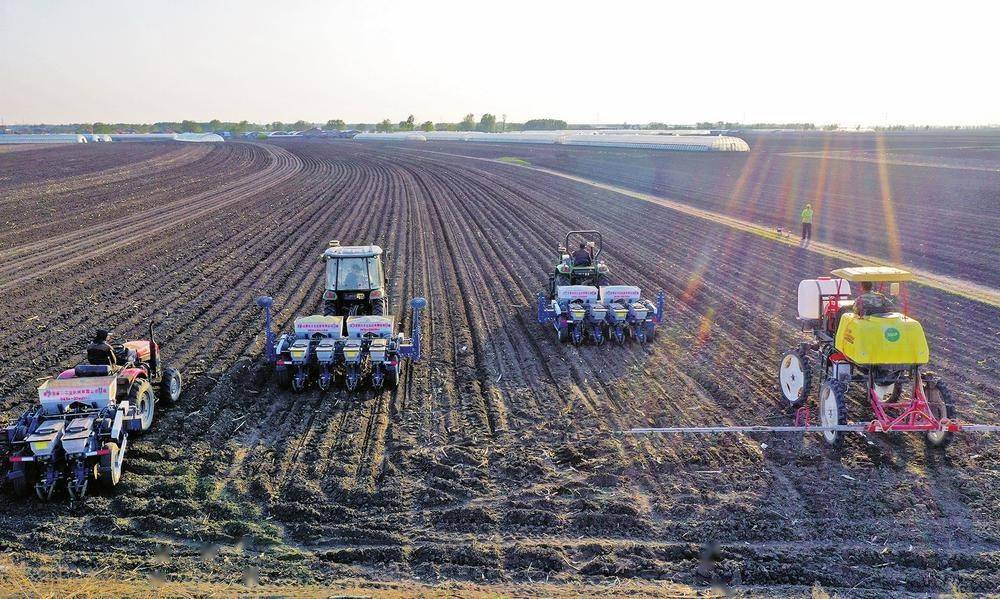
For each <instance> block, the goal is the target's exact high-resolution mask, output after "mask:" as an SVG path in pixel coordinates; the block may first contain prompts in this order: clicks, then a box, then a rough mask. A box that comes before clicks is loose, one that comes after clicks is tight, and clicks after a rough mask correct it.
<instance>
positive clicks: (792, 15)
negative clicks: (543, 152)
mask: <svg viewBox="0 0 1000 599" xmlns="http://www.w3.org/2000/svg"><path fill="white" fill-rule="evenodd" d="M998 23H1000V3H995V2H963V1H956V0H950V1H948V2H940V1H939V2H933V3H926V4H924V3H920V2H915V1H910V2H895V1H888V0H887V1H881V0H880V1H872V0H865V1H862V2H855V1H853V0H844V1H838V2H808V1H807V2H803V1H801V0H800V1H797V2H767V1H763V0H761V1H754V2H746V1H743V2H720V1H713V0H700V1H697V2H694V1H682V2H668V1H665V0H664V1H660V2H630V1H627V0H619V1H616V2H608V1H607V0H601V1H595V2H590V1H584V0H577V1H567V2H562V1H545V0H534V1H531V2H523V1H520V0H505V1H503V2H475V1H455V2H451V1H448V2H444V1H442V2H435V1H423V2H409V1H378V0H370V1H367V2H365V1H359V2H349V1H325V2H324V1H318V0H317V1H294V0H292V1H289V0H281V1H280V2H279V1H277V0H267V1H265V0H245V1H232V0H230V1H221V0H219V1H213V0H199V1H190V0H171V1H150V0H144V1H142V2H138V1H125V0H89V1H87V2H78V1H55V0H0V118H2V119H3V120H4V121H5V122H6V123H8V124H11V123H39V122H45V123H69V122H74V123H75V122H94V121H103V122H155V121H178V120H182V119H193V120H199V121H207V120H210V119H212V118H219V119H221V120H224V121H230V120H234V121H235V120H243V119H246V120H249V121H251V122H262V123H266V122H272V121H276V120H277V121H283V122H291V121H296V120H299V119H303V120H306V121H312V122H326V121H327V120H328V119H335V118H340V119H343V120H345V121H347V122H377V121H380V120H382V119H383V118H389V119H391V120H393V121H400V120H403V119H405V118H406V117H407V116H408V115H410V114H413V115H414V116H415V118H416V120H417V122H421V121H425V120H431V121H434V122H442V121H447V122H456V121H459V120H461V118H462V116H463V115H465V114H466V113H470V112H471V113H474V114H476V115H477V118H478V115H480V114H481V113H484V112H490V113H493V114H495V115H497V117H498V120H499V119H500V118H501V117H502V115H507V120H508V121H511V122H522V121H524V120H527V119H531V118H545V117H552V118H561V119H564V120H566V121H568V122H571V123H623V122H627V123H646V122H652V121H659V122H667V123H693V122H697V121H717V120H723V121H742V122H813V123H817V124H829V123H839V124H841V125H852V126H853V125H858V124H860V125H868V126H870V125H882V124H890V123H893V124H894V123H900V124H958V125H976V124H987V123H992V124H997V123H1000V77H997V72H998V67H997V63H998V61H997V58H998V57H1000V49H998V48H1000V46H998V45H997V44H998V42H997V24H998Z"/></svg>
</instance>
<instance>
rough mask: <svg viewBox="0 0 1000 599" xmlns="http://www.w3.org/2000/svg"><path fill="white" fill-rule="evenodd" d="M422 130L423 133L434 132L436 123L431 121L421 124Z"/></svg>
mask: <svg viewBox="0 0 1000 599" xmlns="http://www.w3.org/2000/svg"><path fill="white" fill-rule="evenodd" d="M420 130H421V131H433V130H434V123H432V122H430V121H424V122H422V123H420Z"/></svg>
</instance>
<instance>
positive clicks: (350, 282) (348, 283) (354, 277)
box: [344, 262, 366, 289]
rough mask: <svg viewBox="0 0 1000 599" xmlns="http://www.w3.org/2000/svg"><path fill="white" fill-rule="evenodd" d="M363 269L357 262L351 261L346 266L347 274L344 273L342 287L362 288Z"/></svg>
mask: <svg viewBox="0 0 1000 599" xmlns="http://www.w3.org/2000/svg"><path fill="white" fill-rule="evenodd" d="M365 286H366V284H365V270H364V269H363V268H361V265H360V264H358V263H357V262H353V263H351V265H350V266H348V267H347V274H346V275H344V287H345V288H347V289H364V288H365Z"/></svg>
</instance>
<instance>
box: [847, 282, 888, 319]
mask: <svg viewBox="0 0 1000 599" xmlns="http://www.w3.org/2000/svg"><path fill="white" fill-rule="evenodd" d="M874 287H875V286H874V284H873V283H872V282H871V281H861V295H859V296H858V299H856V300H855V301H854V311H855V312H857V313H858V316H872V315H875V314H885V313H887V312H892V310H893V301H892V298H891V297H887V296H885V295H884V294H882V293H880V292H878V291H875V290H874Z"/></svg>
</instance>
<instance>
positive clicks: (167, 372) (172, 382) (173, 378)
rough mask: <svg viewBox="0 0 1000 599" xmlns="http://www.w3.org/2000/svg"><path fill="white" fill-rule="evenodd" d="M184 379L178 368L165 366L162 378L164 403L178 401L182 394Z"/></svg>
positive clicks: (161, 394)
mask: <svg viewBox="0 0 1000 599" xmlns="http://www.w3.org/2000/svg"><path fill="white" fill-rule="evenodd" d="M182 384H183V380H182V379H181V373H180V371H179V370H177V369H176V368H164V369H163V378H162V379H161V380H160V401H162V402H163V404H164V405H169V404H172V403H174V402H175V401H177V400H178V399H179V398H180V396H181V386H182Z"/></svg>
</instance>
